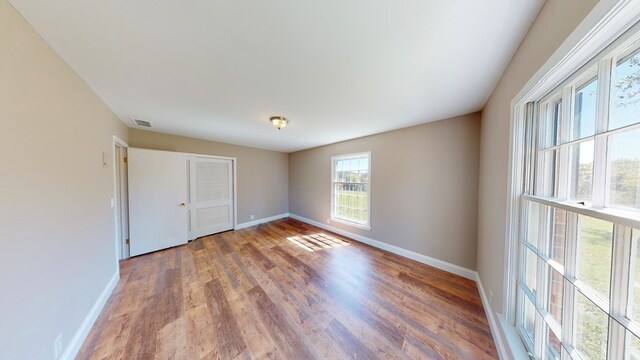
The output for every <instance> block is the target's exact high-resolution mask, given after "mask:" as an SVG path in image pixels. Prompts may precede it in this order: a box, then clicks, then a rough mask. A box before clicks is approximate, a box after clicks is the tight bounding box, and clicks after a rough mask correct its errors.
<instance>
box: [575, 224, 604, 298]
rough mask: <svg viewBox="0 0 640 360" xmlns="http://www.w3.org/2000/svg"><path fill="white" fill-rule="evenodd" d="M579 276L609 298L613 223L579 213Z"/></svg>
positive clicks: (597, 291)
mask: <svg viewBox="0 0 640 360" xmlns="http://www.w3.org/2000/svg"><path fill="white" fill-rule="evenodd" d="M578 226H579V228H580V231H579V233H578V261H577V264H578V266H577V271H576V275H577V278H578V279H580V280H582V281H583V282H585V283H586V284H587V285H589V287H591V288H592V289H593V290H595V291H596V293H598V294H599V295H600V296H602V298H603V299H605V300H609V284H610V281H611V279H610V277H611V245H612V242H613V224H612V223H610V222H608V221H604V220H599V219H595V218H592V217H588V216H583V215H579V217H578Z"/></svg>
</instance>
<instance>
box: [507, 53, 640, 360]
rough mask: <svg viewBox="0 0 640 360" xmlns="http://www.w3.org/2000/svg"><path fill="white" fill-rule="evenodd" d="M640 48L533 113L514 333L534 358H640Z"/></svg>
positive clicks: (613, 57) (585, 75) (571, 83)
mask: <svg viewBox="0 0 640 360" xmlns="http://www.w3.org/2000/svg"><path fill="white" fill-rule="evenodd" d="M638 49H640V42H639V43H636V45H634V46H633V47H632V48H631V50H623V51H621V52H618V53H615V52H611V53H609V54H607V56H608V57H604V58H602V59H597V60H598V62H597V63H596V64H597V65H596V66H595V67H594V66H592V65H589V68H588V69H585V70H584V71H581V72H579V73H576V74H575V75H574V76H573V77H572V78H570V79H568V80H567V81H566V82H565V83H564V84H563V85H562V86H561V87H559V88H557V89H555V90H554V91H552V92H551V93H550V94H549V96H547V97H545V98H544V99H543V100H542V101H540V102H537V103H534V107H535V110H534V111H531V112H529V113H528V114H531V118H530V120H529V121H530V123H529V125H528V126H529V129H535V130H531V131H528V132H527V134H528V135H527V136H529V137H528V138H527V139H528V140H527V141H525V143H528V144H530V145H529V146H530V149H531V151H530V152H525V154H530V156H529V155H527V156H529V157H528V158H527V161H526V162H525V163H526V164H528V165H527V166H529V167H528V168H527V169H526V172H525V173H526V174H528V175H527V179H529V181H530V182H526V183H525V189H524V190H525V191H524V192H525V194H524V195H523V196H522V197H521V202H522V207H521V208H520V209H521V211H520V213H521V215H520V218H521V219H522V221H521V228H520V234H521V239H520V248H521V252H520V254H521V256H520V260H519V261H520V265H519V271H520V274H519V277H518V278H519V282H518V284H519V285H518V289H519V290H518V292H517V296H516V299H517V301H516V314H517V315H518V316H516V322H517V323H516V325H517V328H518V329H519V332H520V334H521V336H522V338H523V340H524V343H525V345H526V346H527V348H528V350H529V351H530V352H531V353H532V354H534V356H535V357H536V358H552V359H553V358H560V357H559V354H563V355H562V356H561V358H562V359H575V358H579V357H580V358H583V359H590V358H598V359H599V358H606V357H607V356H611V355H608V353H609V352H611V351H613V353H615V354H618V356H622V355H623V354H624V356H625V359H636V358H638V359H640V341H639V340H638V338H639V336H640V290H636V288H638V289H640V279H639V280H636V279H637V278H640V265H636V264H637V263H639V262H640V251H639V250H638V247H640V246H639V245H638V244H637V243H638V241H639V237H640V235H639V233H640V231H638V230H633V229H632V228H631V227H629V226H630V225H629V224H637V223H638V221H640V55H639V54H640V50H638ZM626 54H631V55H626ZM591 64H593V62H591ZM596 74H598V75H597V76H596ZM608 74H610V76H609V75H608ZM621 104H622V105H621ZM604 109H610V110H609V111H604ZM634 226H635V225H634ZM533 264H535V266H534V265H533ZM636 285H637V286H636ZM636 300H637V301H636ZM532 308H533V310H532ZM612 349H613V350H612ZM569 354H571V355H569Z"/></svg>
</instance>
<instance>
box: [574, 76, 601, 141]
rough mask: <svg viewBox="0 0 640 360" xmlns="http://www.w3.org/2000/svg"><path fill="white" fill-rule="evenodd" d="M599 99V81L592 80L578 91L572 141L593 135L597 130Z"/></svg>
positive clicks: (575, 99)
mask: <svg viewBox="0 0 640 360" xmlns="http://www.w3.org/2000/svg"><path fill="white" fill-rule="evenodd" d="M597 99H598V79H595V78H594V79H592V80H591V81H589V82H587V83H586V84H584V85H582V86H581V87H579V88H577V89H576V93H575V96H574V102H575V108H574V113H573V124H571V140H576V139H581V138H583V137H586V136H590V135H593V134H594V133H595V128H596V104H597Z"/></svg>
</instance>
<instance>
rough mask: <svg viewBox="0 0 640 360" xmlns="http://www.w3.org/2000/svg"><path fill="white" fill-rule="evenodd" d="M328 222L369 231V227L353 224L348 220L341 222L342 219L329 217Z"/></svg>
mask: <svg viewBox="0 0 640 360" xmlns="http://www.w3.org/2000/svg"><path fill="white" fill-rule="evenodd" d="M329 221H335V222H337V223H340V224H345V225H349V226H353V227H356V228H358V229H363V230H367V231H371V226H369V225H365V224H358V223H354V222H351V221H349V220H343V219H339V218H335V217H331V218H329Z"/></svg>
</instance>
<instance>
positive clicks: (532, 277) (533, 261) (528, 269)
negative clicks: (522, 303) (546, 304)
mask: <svg viewBox="0 0 640 360" xmlns="http://www.w3.org/2000/svg"><path fill="white" fill-rule="evenodd" d="M525 252H526V255H525V256H526V258H525V262H526V264H525V268H524V269H525V270H524V271H525V273H524V284H525V285H526V286H527V287H528V288H529V290H531V292H532V293H533V295H536V290H537V289H536V275H537V272H536V271H537V270H538V255H536V254H534V253H533V252H532V251H531V250H529V249H528V248H527V249H526V250H525Z"/></svg>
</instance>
